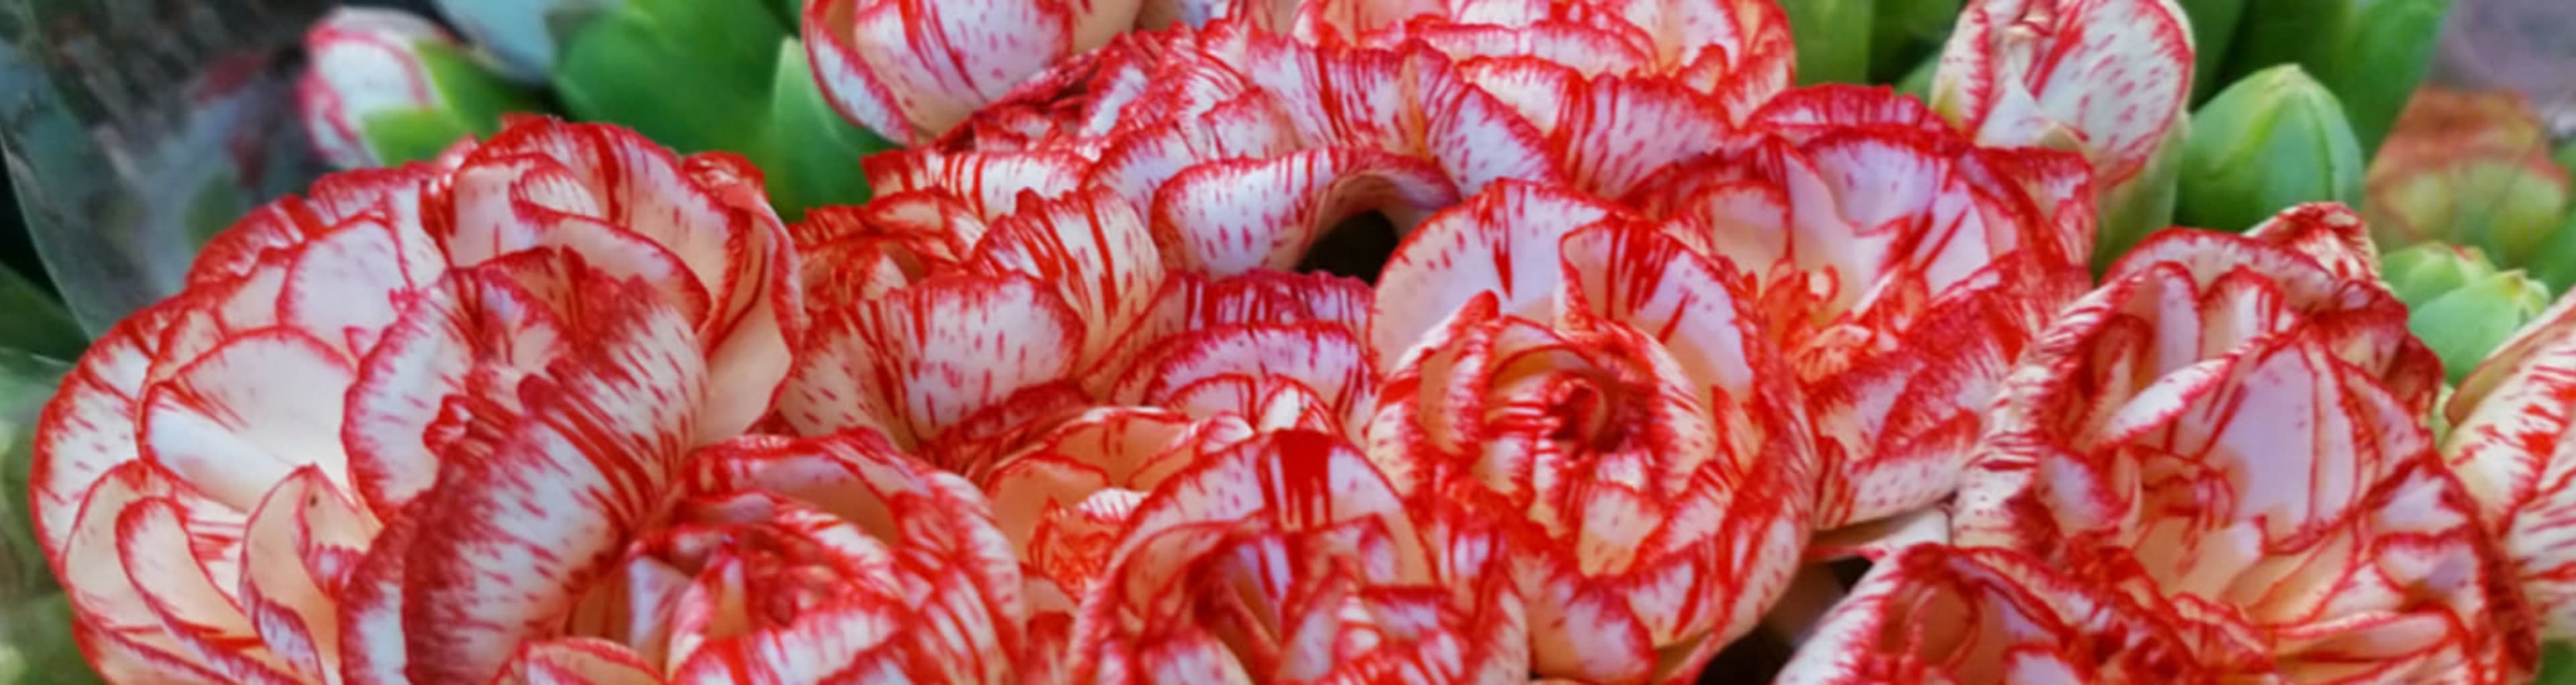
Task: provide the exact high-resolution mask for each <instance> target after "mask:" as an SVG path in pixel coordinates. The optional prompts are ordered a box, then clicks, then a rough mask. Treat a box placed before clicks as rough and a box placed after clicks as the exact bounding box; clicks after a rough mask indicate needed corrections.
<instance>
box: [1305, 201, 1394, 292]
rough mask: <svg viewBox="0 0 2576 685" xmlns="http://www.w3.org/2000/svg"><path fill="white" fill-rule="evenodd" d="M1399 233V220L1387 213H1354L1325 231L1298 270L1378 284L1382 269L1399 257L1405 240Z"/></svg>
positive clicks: (1311, 247) (1307, 249)
mask: <svg viewBox="0 0 2576 685" xmlns="http://www.w3.org/2000/svg"><path fill="white" fill-rule="evenodd" d="M1397 233H1398V232H1397V231H1396V227H1395V221H1394V220H1393V219H1389V218H1387V216H1386V214H1385V213H1383V212H1377V211H1368V212H1361V213H1359V214H1357V215H1353V216H1352V217H1351V218H1348V219H1343V220H1342V221H1341V223H1337V224H1334V225H1333V227H1332V228H1331V229H1328V230H1326V231H1324V234H1323V235H1322V236H1320V237H1317V238H1316V239H1315V244H1314V245H1313V246H1310V247H1308V248H1306V256H1305V258H1304V259H1302V260H1300V261H1299V262H1298V263H1297V272H1298V273H1314V272H1318V271H1321V272H1324V273H1328V274H1332V275H1335V276H1344V277H1349V278H1357V279H1360V280H1362V281H1366V282H1368V283H1369V284H1370V285H1376V284H1377V274H1378V272H1379V271H1381V270H1384V269H1385V268H1386V262H1387V260H1389V259H1392V258H1394V257H1395V246H1396V243H1397V242H1399V240H1400V239H1401V236H1399V235H1398V234H1397Z"/></svg>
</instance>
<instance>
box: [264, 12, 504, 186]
mask: <svg viewBox="0 0 2576 685" xmlns="http://www.w3.org/2000/svg"><path fill="white" fill-rule="evenodd" d="M304 41H305V49H306V51H307V52H308V53H310V55H311V59H312V68H311V69H310V70H309V71H306V72H305V74H304V78H303V81H302V82H301V83H300V84H298V88H297V99H298V104H299V105H300V106H301V107H302V109H303V113H304V121H305V127H306V128H307V129H308V130H309V131H310V132H311V133H312V135H313V144H314V147H315V149H317V150H318V151H319V152H320V153H321V155H322V158H323V160H324V161H327V162H329V163H331V164H332V165H333V166H337V167H340V168H356V167H370V166H384V165H391V164H400V163H403V162H408V161H415V160H423V159H429V158H431V157H435V156H437V155H438V152H439V151H440V150H443V149H446V148H447V146H448V145H449V144H452V143H454V142H456V139H458V138H461V137H464V136H467V135H479V134H487V133H491V132H492V131H495V130H498V128H499V126H500V122H501V115H502V114H503V113H505V112H513V111H528V110H532V109H535V99H534V97H533V96H532V95H530V94H529V93H528V92H527V91H526V90H524V89H521V88H519V87H517V86H514V85H511V84H510V83H509V82H507V81H505V80H503V79H502V78H501V77H500V76H498V75H497V74H494V73H492V72H491V71H488V70H486V69H485V68H483V66H482V65H480V64H477V63H475V62H474V61H473V60H472V59H469V58H467V56H466V54H465V52H464V48H463V46H462V45H461V44H459V43H457V41H456V37H455V36H453V35H450V34H449V33H448V32H447V30H446V29H442V28H439V27H438V25H437V24H433V23H430V21H429V20H428V19H423V18H421V17H418V16H414V15H411V14H408V13H404V12H401V11H398V10H389V9H378V8H354V7H344V8H340V9H338V10H334V11H332V13H331V14H330V15H329V16H325V17H323V18H322V20H321V21H320V22H317V23H315V24H314V25H313V29H312V31H310V32H309V33H306V34H305V38H304Z"/></svg>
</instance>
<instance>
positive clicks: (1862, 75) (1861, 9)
mask: <svg viewBox="0 0 2576 685" xmlns="http://www.w3.org/2000/svg"><path fill="white" fill-rule="evenodd" d="M1875 5H1876V3H1874V2H1872V1H1871V0H1781V2H1780V9H1782V10H1785V11H1787V12H1788V13H1789V32H1790V34H1791V35H1793V36H1795V37H1796V40H1797V44H1798V82H1799V83H1801V84H1809V83H1864V82H1867V81H1868V79H1869V55H1870V43H1871V42H1872V38H1873V36H1872V34H1871V30H1870V21H1871V15H1873V14H1875V10H1876V9H1878V8H1877V7H1876V6H1875Z"/></svg>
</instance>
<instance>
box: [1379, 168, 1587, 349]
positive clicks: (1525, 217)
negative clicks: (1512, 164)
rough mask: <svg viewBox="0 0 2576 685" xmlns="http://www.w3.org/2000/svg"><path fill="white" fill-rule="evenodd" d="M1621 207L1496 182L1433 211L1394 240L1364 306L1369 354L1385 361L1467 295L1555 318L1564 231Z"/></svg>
mask: <svg viewBox="0 0 2576 685" xmlns="http://www.w3.org/2000/svg"><path fill="white" fill-rule="evenodd" d="M1625 216H1626V215H1625V213H1624V212H1621V211H1620V210H1619V209H1617V208H1615V207H1611V206H1608V205H1605V204H1602V203H1600V202H1596V201H1594V200H1591V199H1588V198H1584V197H1581V196H1577V195H1573V194H1568V193H1565V192H1562V191H1558V190H1554V189H1551V188H1547V187H1544V186H1539V185H1535V184H1523V183H1516V182H1515V183H1503V184H1498V185H1497V186H1496V187H1495V188H1494V189H1493V190H1492V191H1490V192H1486V193H1481V194H1478V195H1476V196H1474V197H1470V198H1468V199H1467V202H1466V203H1465V204H1462V205H1459V206H1457V207H1453V208H1451V209H1449V210H1446V211H1443V212H1441V213H1439V214H1436V215H1433V216H1432V217H1431V219H1430V220H1428V221H1425V222H1423V224H1422V225H1421V226H1420V227H1418V228H1416V229H1415V230H1414V233H1413V235H1410V236H1407V237H1406V238H1405V240H1404V243H1403V244H1402V245H1401V246H1399V247H1397V248H1396V250H1395V256H1394V257H1393V258H1391V259H1389V260H1388V261H1387V264H1386V269H1385V271H1384V272H1383V273H1381V274H1380V275H1379V276H1378V283H1377V291H1378V297H1377V301H1376V303H1375V304H1374V305H1373V306H1372V307H1371V308H1370V310H1369V319H1370V321H1371V322H1372V324H1371V325H1372V329H1371V330H1370V331H1369V348H1370V353H1371V354H1372V355H1373V357H1372V358H1373V359H1376V360H1379V362H1380V363H1390V362H1393V361H1395V360H1397V359H1400V358H1402V357H1403V356H1404V354H1405V351H1406V350H1407V349H1409V348H1411V347H1412V346H1413V341H1415V340H1419V339H1421V338H1422V337H1423V335H1424V334H1426V333H1429V332H1430V331H1431V330H1432V327H1433V326H1436V325H1438V323H1439V322H1440V321H1442V320H1444V319H1447V318H1448V317H1449V316H1450V313H1451V312H1454V311H1456V310H1457V309H1458V308H1459V307H1461V306H1464V305H1466V304H1467V302H1468V301H1469V300H1471V299H1474V298H1475V297H1477V296H1478V295H1480V294H1482V293H1486V292H1491V293H1493V294H1494V295H1495V296H1498V297H1499V298H1500V300H1499V301H1498V304H1500V305H1501V308H1500V312H1501V313H1503V314H1508V315H1515V316H1524V317H1528V318H1533V319H1538V320H1547V319H1552V318H1554V317H1553V316H1552V315H1551V314H1552V312H1553V310H1552V309H1551V306H1552V305H1553V303H1554V299H1553V296H1554V295H1555V294H1556V288H1557V284H1558V280H1557V278H1558V268H1559V259H1558V254H1557V243H1558V241H1559V239H1560V237H1561V236H1563V235H1565V234H1567V233H1570V232H1573V231H1574V230H1575V229H1579V228H1582V227H1585V226H1589V225H1592V224H1595V223H1600V222H1603V221H1610V220H1617V219H1621V218H1623V217H1625Z"/></svg>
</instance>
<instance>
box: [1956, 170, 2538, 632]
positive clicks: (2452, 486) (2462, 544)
mask: <svg viewBox="0 0 2576 685" xmlns="http://www.w3.org/2000/svg"><path fill="white" fill-rule="evenodd" d="M2363 232H2364V229H2363V228H2362V227H2361V225H2360V222H2359V221H2358V220H2357V218H2356V217H2354V216H2352V214H2351V213H2350V212H2348V211H2345V210H2343V209H2341V208H2340V207H2336V206H2333V205H2309V206H2303V207H2298V208H2293V209H2292V210H2290V211H2288V212H2286V213H2284V215H2282V216H2281V217H2279V218H2276V219H2275V220H2274V221H2271V222H2267V223H2266V225H2264V226H2261V227H2257V228H2256V229H2255V230H2253V231H2251V232H2249V233H2248V234H2246V235H2244V236H2235V235H2228V234H2219V233H2207V232H2200V231H2189V230H2177V231H2170V232H2167V233H2165V234H2161V235H2159V236H2157V237H2155V238H2151V239H2149V240H2148V241H2147V242H2146V243H2144V244H2142V245H2140V246H2139V248H2138V250H2137V251H2135V252H2133V253H2131V254H2130V255H2129V256H2128V257H2126V258H2124V259H2123V260H2122V261H2121V262H2120V263H2119V264H2117V265H2115V266H2114V268H2113V269H2112V270H2111V272H2110V273H2109V275H2108V276H2107V277H2106V279H2105V281H2104V285H2103V286H2102V287H2101V288H2100V289H2097V290H2095V291H2094V292H2093V293H2091V294H2090V295H2087V296H2086V297H2085V298H2083V299H2082V300H2079V301H2078V302H2077V303H2076V304H2075V305H2073V306H2072V307H2069V308H2068V309H2067V311H2066V313H2065V315H2064V316H2062V317H2060V318H2059V319H2058V320H2057V322H2056V323H2055V324H2054V325H2052V326H2051V328H2050V330H2049V331H2048V332H2047V333H2046V334H2045V335H2044V337H2043V338H2042V342H2040V343H2039V345H2038V346H2037V347H2036V348H2035V349H2034V350H2033V351H2032V352H2031V353H2030V354H2028V355H2026V356H2025V357H2024V358H2023V359H2022V360H2021V361H2020V362H2019V364H2018V367H2017V368H2016V370H2015V371H2014V372H2013V375H2012V376H2011V378H2012V381H2011V382H2010V384H2009V385H2008V387H2007V388H2006V389H2005V391H2004V394H2003V398H2002V399H2001V400H1999V401H1998V402H1997V403H1996V405H1995V412H1994V415H1993V416H1992V417H1991V419H1990V421H1992V425H1993V426H1994V427H1993V428H1991V429H1989V431H1988V432H1987V434H1986V437H1985V438H1984V439H1983V440H1981V442H1980V446H1979V448H1978V453H1977V456H1976V457H1975V461H1974V465H1973V466H1972V467H1971V469H1970V472H1969V473H1968V475H1967V476H1966V482H1965V484H1964V485H1963V486H1962V487H1961V491H1960V494H1959V496H1958V500H1957V504H1956V506H1955V507H1954V510H1953V512H1952V513H1953V516H1954V518H1953V527H1952V539H1951V542H1952V543H1953V544H1956V545H1959V546H1962V547H1981V546H1982V547H2000V548H2004V549H2009V550H2015V551H2019V552H2021V553H2024V554H2029V555H2032V556H2033V557H2034V558H2035V559H2036V560H2037V561H2038V562H2039V563H2041V564H2044V565H2047V566H2050V567H2054V568H2076V569H2081V568H2088V567H2092V565H2093V564H2097V563H2106V562H2104V561H2102V559H2103V558H2104V556H2105V555H2107V557H2108V562H2107V563H2118V564H2135V565H2136V566H2137V568H2138V569H2139V570H2140V571H2141V572H2142V573H2143V575H2144V577H2145V578H2148V579H2150V580H2149V581H2147V582H2146V583H2145V584H2144V585H2145V587H2144V588H2142V589H2141V590H2140V592H2147V593H2151V594H2153V595H2155V596H2159V597H2162V598H2163V599H2164V600H2165V601H2167V602H2169V603H2171V604H2172V605H2173V606H2175V607H2177V609H2183V610H2187V611H2183V612H2180V613H2182V614H2183V615H2181V616H2180V617H2179V618H2181V619H2183V620H2184V621H2185V623H2186V625H2187V626H2188V627H2189V628H2190V630H2191V631H2192V632H2197V633H2200V634H2202V635H2204V636H2205V637H2206V639H2210V640H2215V641H2218V644H2216V645H2211V646H2205V647H2203V648H2201V650H2200V652H2199V653H2200V654H2201V655H2202V656H2203V657H2219V656H2223V655H2224V654H2226V653H2227V652H2230V651H2236V650H2243V651H2249V652H2252V653H2255V654H2258V655H2261V656H2262V657H2263V658H2262V659H2261V661H2259V662H2256V663H2251V664H2242V665H2239V666H2236V667H2233V668H2230V669H2229V671H2228V673H2229V674H2230V675H2232V676H2234V677H2235V678H2249V679H2251V678H2263V679H2273V680H2274V681H2277V682H2387V683H2412V682H2519V681H2520V679H2522V678H2526V677H2528V676H2529V674H2530V672H2531V669H2532V668H2533V667H2534V664H2535V662H2536V657H2537V652H2538V644H2537V642H2536V641H2535V640H2534V639H2533V631H2532V628H2531V626H2532V621H2533V617H2532V615H2531V613H2530V607H2529V606H2528V605H2527V604H2526V603H2525V602H2524V600H2523V595H2522V593H2521V592H2519V591H2517V590H2516V589H2515V588H2514V587H2513V585H2512V584H2513V582H2514V580H2513V577H2512V575H2511V574H2509V573H2508V572H2507V571H2506V566H2505V561H2506V559H2505V557H2504V553H2503V550H2502V549H2501V548H2500V545H2498V544H2497V541H2496V540H2495V539H2494V538H2493V537H2492V536H2491V535H2490V534H2489V533H2488V532H2487V530H2486V529H2485V527H2484V525H2483V519H2482V518H2481V513H2480V512H2479V511H2478V510H2477V507H2476V506H2475V504H2474V502H2473V500H2471V499H2470V498H2469V493H2470V491H2469V490H2468V489H2467V488H2464V487H2463V485H2462V484H2461V482H2460V481H2459V480H2457V479H2455V478H2453V476H2452V474H2451V472H2450V470H2449V469H2447V468H2445V467H2444V465H2443V464H2442V463H2441V460H2440V457H2439V455H2438V454H2437V453H2436V452H2435V451H2434V443H2433V441H2432V436H2431V435H2430V434H2429V433H2428V432H2427V431H2426V430H2425V429H2424V426H2423V423H2422V417H2423V416H2424V415H2425V413H2426V411H2427V410H2429V409H2430V406H2431V402H2432V400H2433V397H2434V395H2435V393H2436V392H2437V391H2438V389H2439V387H2440V378H2441V369H2440V362H2439V360H2437V359H2435V358H2434V357H2433V355H2432V353H2431V352H2430V351H2429V350H2427V349H2425V348H2424V347H2423V345H2422V344H2421V343H2419V342H2417V341H2416V340H2415V339H2414V338H2413V336H2411V335H2408V333H2407V331H2406V329H2405V315H2406V313H2405V307H2404V305H2403V304H2402V303H2401V302H2399V301H2397V300H2396V299H2395V297H2394V296H2393V295H2390V294H2388V292H2387V291H2386V290H2385V289H2383V287H2382V286H2381V285H2380V284H2379V283H2378V282H2376V278H2377V274H2376V273H2375V271H2374V261H2375V260H2373V259H2371V258H2370V257H2371V255H2370V254H2369V243H2368V241H2367V239H2366V237H2365V236H2364V235H2363ZM2301 486H2305V487H2306V488H2307V489H2306V490H2300V489H2299V488H2300V487H2301ZM2321 587H2332V588H2334V591H2333V592H2331V593H2319V592H2311V591H2310V590H2313V589H2315V588H2321ZM2220 661H2222V662H2224V660H2223V659H2222V660H2220ZM2235 678H2222V680H2232V679H2235Z"/></svg>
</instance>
